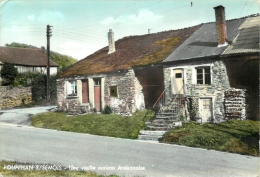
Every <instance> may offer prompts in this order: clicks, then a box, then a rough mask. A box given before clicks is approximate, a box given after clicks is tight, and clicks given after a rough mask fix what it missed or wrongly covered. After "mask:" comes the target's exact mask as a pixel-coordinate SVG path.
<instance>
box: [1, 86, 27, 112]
mask: <svg viewBox="0 0 260 177" xmlns="http://www.w3.org/2000/svg"><path fill="white" fill-rule="evenodd" d="M31 102H32V90H31V87H10V86H1V87H0V109H4V108H14V107H19V106H21V105H23V104H29V103H31Z"/></svg>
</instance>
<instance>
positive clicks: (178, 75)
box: [161, 6, 260, 123]
mask: <svg viewBox="0 0 260 177" xmlns="http://www.w3.org/2000/svg"><path fill="white" fill-rule="evenodd" d="M214 9H215V16H216V22H214V23H205V24H202V26H201V27H200V28H199V29H197V30H196V31H195V32H194V33H193V34H192V35H191V36H190V37H189V38H188V39H187V40H185V41H184V42H183V43H182V44H181V45H180V46H179V47H178V48H177V49H176V50H174V51H173V52H172V53H171V54H170V55H169V56H168V57H166V59H165V60H164V61H163V72H164V89H165V90H164V92H163V93H164V94H162V98H161V99H164V100H165V101H164V102H163V104H162V108H163V109H172V107H175V105H176V101H177V102H179V103H180V104H182V106H180V105H178V106H179V108H180V109H182V111H180V112H181V114H182V115H183V116H184V117H185V116H186V117H187V120H189V119H191V120H192V119H193V120H198V119H199V121H201V122H217V123H219V122H222V121H225V120H227V119H232V118H236V119H237V118H239V119H246V118H248V117H252V116H259V113H258V105H259V102H258V101H257V100H258V98H259V97H258V96H255V97H256V98H253V97H254V96H253V95H258V91H257V89H258V86H259V83H258V77H259V71H258V66H259V24H260V23H259V22H260V21H259V19H260V17H259V16H250V17H244V18H240V19H234V20H227V21H226V20H225V8H224V7H223V6H217V7H215V8H214ZM254 87H255V88H254ZM252 92H256V94H253V93H252ZM248 95H251V96H250V99H251V102H248ZM252 103H253V104H256V105H255V106H253V105H252ZM249 104H251V105H249ZM250 106H251V110H250V112H248V111H249V109H248V107H250ZM252 109H256V111H253V110H252ZM250 113H251V115H249V114H250ZM252 114H253V115H252Z"/></svg>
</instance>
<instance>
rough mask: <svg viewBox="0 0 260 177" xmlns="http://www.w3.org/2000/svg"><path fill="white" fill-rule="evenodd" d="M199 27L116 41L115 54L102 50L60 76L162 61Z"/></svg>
mask: <svg viewBox="0 0 260 177" xmlns="http://www.w3.org/2000/svg"><path fill="white" fill-rule="evenodd" d="M199 27H200V25H197V26H194V27H190V28H185V29H180V30H172V31H165V32H160V33H153V34H147V35H142V36H130V37H125V38H122V39H120V40H118V41H116V42H115V46H116V47H115V48H116V51H115V52H114V53H112V54H107V53H108V47H105V48H102V49H100V50H98V51H97V52H95V53H94V54H92V55H89V56H88V57H86V58H85V59H82V60H80V61H78V62H77V63H75V64H74V65H72V66H70V67H68V68H67V69H66V70H65V71H63V72H62V73H60V75H59V76H61V77H68V76H74V75H88V74H97V73H105V72H111V71H117V70H123V69H129V68H131V67H134V66H145V65H150V64H154V63H158V62H161V61H162V60H163V59H164V58H165V57H167V56H168V55H169V54H170V53H171V52H172V51H173V50H174V49H175V48H176V47H178V46H179V45H180V44H181V43H182V42H183V41H185V40H186V39H187V38H188V37H189V36H190V35H191V34H193V33H194V31H196V30H197V29H198V28H199Z"/></svg>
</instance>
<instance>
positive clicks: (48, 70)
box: [46, 25, 52, 101]
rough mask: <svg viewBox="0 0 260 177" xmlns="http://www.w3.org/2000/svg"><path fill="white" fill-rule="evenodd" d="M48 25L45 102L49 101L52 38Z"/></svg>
mask: <svg viewBox="0 0 260 177" xmlns="http://www.w3.org/2000/svg"><path fill="white" fill-rule="evenodd" d="M51 27H52V26H50V25H47V35H46V36H47V58H48V64H47V79H46V81H47V83H46V85H47V97H46V98H47V101H50V38H51V36H52V31H51Z"/></svg>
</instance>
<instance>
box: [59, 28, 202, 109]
mask: <svg viewBox="0 0 260 177" xmlns="http://www.w3.org/2000/svg"><path fill="white" fill-rule="evenodd" d="M199 27H200V25H198V26H194V27H190V28H186V29H180V30H172V31H165V32H160V33H153V34H147V35H141V36H128V37H124V38H122V39H120V40H118V41H116V42H115V41H114V33H113V32H112V30H109V32H108V41H109V45H108V47H105V48H102V49H100V50H98V51H97V52H95V53H94V54H92V55H89V56H88V57H86V58H85V59H82V60H80V61H78V62H77V63H75V64H74V65H72V66H70V67H68V68H67V69H66V70H65V71H63V72H62V73H60V74H59V78H58V79H57V87H58V88H57V94H58V95H57V99H58V100H57V102H58V108H59V109H60V110H63V111H67V112H69V113H70V114H77V113H81V112H87V111H97V112H101V111H103V110H104V108H105V106H106V105H109V106H110V107H111V108H112V110H113V112H115V113H127V112H129V113H134V112H135V111H136V110H142V109H144V108H151V107H152V106H153V104H154V103H155V102H156V100H157V99H158V97H159V95H160V94H161V92H162V91H163V70H162V67H161V66H159V65H156V63H159V62H161V61H162V60H163V59H164V58H165V57H166V56H168V55H169V54H170V53H171V52H172V51H173V50H174V49H176V48H177V47H178V46H179V45H180V44H181V43H182V42H183V41H185V40H186V39H187V38H188V37H189V36H190V35H191V34H192V33H193V32H194V31H195V30H197V29H198V28H199Z"/></svg>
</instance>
